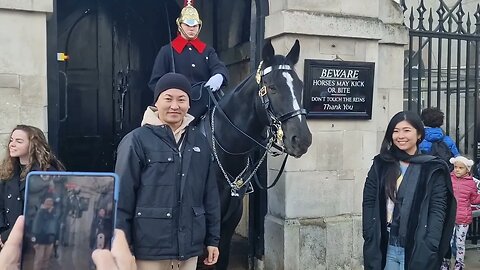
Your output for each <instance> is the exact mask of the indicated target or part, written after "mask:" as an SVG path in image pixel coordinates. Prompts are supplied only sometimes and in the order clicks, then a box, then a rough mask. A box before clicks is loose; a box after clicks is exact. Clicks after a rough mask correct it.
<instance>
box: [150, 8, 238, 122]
mask: <svg viewBox="0 0 480 270" xmlns="http://www.w3.org/2000/svg"><path fill="white" fill-rule="evenodd" d="M184 5H185V7H184V8H183V9H182V11H181V12H180V16H179V17H178V18H177V19H176V24H177V29H178V35H177V37H176V38H175V39H173V40H172V41H171V42H170V43H169V44H167V45H165V46H163V47H162V48H161V49H160V51H159V53H158V55H157V57H156V59H155V63H154V66H153V69H152V75H151V78H150V82H149V83H148V85H149V87H150V89H152V91H153V89H154V88H155V84H156V83H157V81H158V79H160V78H161V77H162V76H163V75H164V74H166V73H169V72H175V73H180V74H183V75H184V76H186V77H187V78H188V80H189V81H190V83H191V84H192V95H191V107H190V110H189V111H188V113H189V114H191V115H192V116H194V117H195V118H196V119H199V118H200V117H201V116H202V115H204V114H205V113H206V111H207V110H208V108H209V107H210V105H211V102H210V99H209V95H208V93H207V89H206V87H209V88H210V89H211V90H212V91H213V92H216V91H218V90H220V88H221V87H223V86H226V85H227V83H228V70H227V67H226V66H225V64H224V63H223V62H221V61H220V59H219V58H218V55H217V53H216V52H215V49H213V48H212V47H211V46H209V45H207V44H206V43H204V42H203V41H201V40H200V38H199V37H198V35H199V33H200V30H201V28H202V20H201V19H200V16H199V14H198V11H197V9H195V7H193V1H191V0H188V1H185V3H184ZM167 14H168V13H167ZM169 29H170V25H169Z"/></svg>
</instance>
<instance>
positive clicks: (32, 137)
mask: <svg viewBox="0 0 480 270" xmlns="http://www.w3.org/2000/svg"><path fill="white" fill-rule="evenodd" d="M6 150H7V151H6V157H5V158H4V159H3V161H2V163H1V165H0V233H1V236H0V247H1V246H3V243H4V242H5V241H6V240H7V239H8V235H9V234H10V231H11V225H13V223H14V222H15V220H17V218H18V216H20V215H21V214H22V213H23V203H24V196H25V177H26V176H27V174H28V173H29V172H31V171H57V170H65V167H64V166H63V164H62V163H61V162H60V161H59V160H58V159H57V158H56V156H55V155H54V154H53V152H52V150H51V149H50V146H49V145H48V142H47V139H46V138H45V135H44V134H43V132H42V131H41V130H40V129H39V128H37V127H34V126H28V125H17V126H16V127H15V128H14V129H13V130H12V132H11V133H10V141H9V142H8V146H7V149H6Z"/></svg>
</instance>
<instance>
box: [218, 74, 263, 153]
mask: <svg viewBox="0 0 480 270" xmlns="http://www.w3.org/2000/svg"><path fill="white" fill-rule="evenodd" d="M258 102H259V101H258V85H257V83H256V82H255V78H254V77H253V76H252V77H251V78H249V79H248V80H247V81H246V82H245V84H244V85H243V86H242V87H241V89H238V90H236V91H234V92H233V93H232V94H231V95H230V96H228V97H227V98H226V99H224V100H222V101H221V103H220V106H221V107H222V110H223V111H224V112H225V113H226V114H227V116H228V118H229V119H230V121H231V122H232V124H234V125H235V126H236V127H237V128H238V129H240V130H241V131H243V132H244V133H246V134H248V135H249V136H250V137H252V138H254V139H255V140H260V138H261V135H262V132H263V130H264V128H265V125H264V124H263V123H262V122H261V121H260V119H262V118H261V116H259V115H258V114H259V112H258V104H259V103H258ZM217 113H218V112H217ZM216 119H222V120H221V122H222V124H221V126H222V130H219V132H216V134H218V135H219V137H221V138H222V139H224V140H226V141H233V142H234V143H235V144H236V145H238V146H243V147H250V148H251V147H253V146H255V142H253V141H252V140H251V139H249V138H248V137H247V136H245V135H244V134H242V133H241V132H240V131H238V130H237V129H236V128H235V127H233V126H232V125H231V124H230V123H228V121H226V119H224V117H222V116H220V117H218V116H217V117H216Z"/></svg>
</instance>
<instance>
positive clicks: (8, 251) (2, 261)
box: [0, 216, 24, 269]
mask: <svg viewBox="0 0 480 270" xmlns="http://www.w3.org/2000/svg"><path fill="white" fill-rule="evenodd" d="M23 226H24V218H23V216H19V217H18V218H17V221H16V222H15V225H13V228H12V232H11V233H10V237H9V238H8V240H7V242H5V243H4V246H3V248H2V250H1V251H0V265H1V266H2V267H4V268H3V269H18V268H20V257H21V255H22V239H23Z"/></svg>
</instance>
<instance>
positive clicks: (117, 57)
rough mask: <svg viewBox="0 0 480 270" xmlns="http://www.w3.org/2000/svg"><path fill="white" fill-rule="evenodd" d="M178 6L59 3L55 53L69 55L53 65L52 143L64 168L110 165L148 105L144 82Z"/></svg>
mask: <svg viewBox="0 0 480 270" xmlns="http://www.w3.org/2000/svg"><path fill="white" fill-rule="evenodd" d="M179 10H180V9H179V7H178V5H177V4H176V3H175V2H174V1H173V0H172V1H155V2H154V1H148V0H143V1H138V0H137V1H134V0H117V1H102V0H70V1H58V3H57V13H56V15H57V20H58V21H57V22H58V51H59V52H64V53H65V54H66V55H68V57H69V58H68V60H66V61H65V62H60V64H59V100H60V102H59V117H58V118H59V122H60V125H59V132H58V136H59V138H58V145H59V146H58V149H59V155H60V157H61V159H62V160H63V161H64V162H65V164H66V166H67V169H68V170H70V171H112V170H113V166H114V153H115V149H116V146H117V144H118V143H119V141H120V140H121V138H122V137H123V136H124V135H125V134H126V133H128V132H129V131H130V130H132V129H134V128H136V127H138V126H139V125H140V121H141V118H142V114H143V111H144V109H145V107H146V106H147V105H148V104H150V103H151V99H152V94H151V92H150V90H149V89H148V88H147V80H148V79H149V76H150V72H151V68H152V65H153V61H154V58H155V55H156V53H157V51H158V49H159V48H160V46H161V45H163V44H165V43H167V42H168V41H169V31H168V27H167V25H168V24H167V19H169V22H170V25H171V26H173V27H174V26H175V24H174V20H175V15H176V14H178V13H179ZM167 13H168V14H170V15H172V14H173V15H174V16H167Z"/></svg>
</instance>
